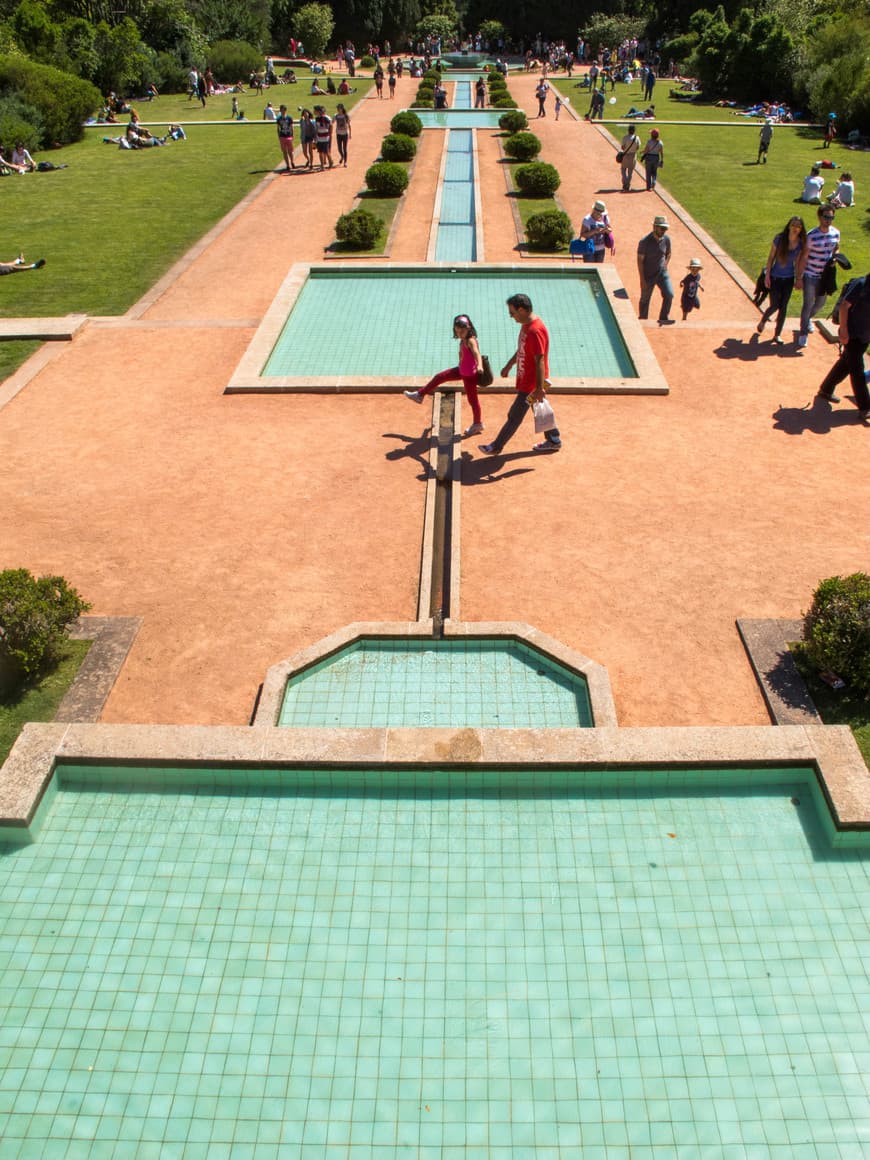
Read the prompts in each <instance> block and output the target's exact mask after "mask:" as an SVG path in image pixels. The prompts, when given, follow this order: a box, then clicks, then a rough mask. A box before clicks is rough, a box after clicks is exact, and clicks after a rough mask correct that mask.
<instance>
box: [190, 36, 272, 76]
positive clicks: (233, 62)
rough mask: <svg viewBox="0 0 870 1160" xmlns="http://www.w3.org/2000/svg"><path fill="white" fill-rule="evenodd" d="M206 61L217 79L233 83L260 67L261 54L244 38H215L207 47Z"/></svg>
mask: <svg viewBox="0 0 870 1160" xmlns="http://www.w3.org/2000/svg"><path fill="white" fill-rule="evenodd" d="M208 63H209V67H210V69H211V71H212V72H213V73H214V75H215V77H216V79H217V80H219V81H225V82H227V83H228V84H235V83H236V81H237V80H238V79H239V77H246V76H249V75H250V74H251V73H252V72H259V70H260V69H262V67H263V54H262V53H261V52H260V51H259V49H256V48H254V46H253V45H252V44H248V42H247V41H245V40H216V41H215V42H214V44H212V45H211V46H210V47H209V50H208ZM189 71H190V70H189V69H188V72H189Z"/></svg>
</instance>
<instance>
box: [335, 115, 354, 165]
mask: <svg viewBox="0 0 870 1160" xmlns="http://www.w3.org/2000/svg"><path fill="white" fill-rule="evenodd" d="M333 124H334V125H335V143H336V145H337V146H338V164H339V165H343V166H344V167H345V169H346V168H347V143H348V141H349V140H350V135H351V134H350V116H349V114H348V111H347V109H346V108H345V107H344V105H343V104H342V103H341V102H340V101H339V103H338V105H337V106H336V110H335V117H334V118H333Z"/></svg>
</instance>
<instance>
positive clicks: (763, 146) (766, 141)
mask: <svg viewBox="0 0 870 1160" xmlns="http://www.w3.org/2000/svg"><path fill="white" fill-rule="evenodd" d="M772 140H773V121H771V119H770V117H765V119H764V124H763V125H762V126H761V130H760V132H759V134H758V157H757V158H756V159H755V164H756V165H760V164H761V163H762V162H763V163H764V164H765V165H767V151H768V149H769V148H770V142H771V141H772Z"/></svg>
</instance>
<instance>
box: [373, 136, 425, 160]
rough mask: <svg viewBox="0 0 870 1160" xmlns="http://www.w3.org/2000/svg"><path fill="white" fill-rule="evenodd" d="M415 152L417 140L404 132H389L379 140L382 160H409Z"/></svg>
mask: <svg viewBox="0 0 870 1160" xmlns="http://www.w3.org/2000/svg"><path fill="white" fill-rule="evenodd" d="M416 152H417V142H416V141H415V140H414V138H413V137H408V136H407V135H406V134H405V133H389V134H388V135H387V136H386V137H385V138H384V139H383V141H382V142H381V157H383V159H384V161H410V160H411V159H412V158H413V157H414V155H415V154H416Z"/></svg>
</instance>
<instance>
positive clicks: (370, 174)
mask: <svg viewBox="0 0 870 1160" xmlns="http://www.w3.org/2000/svg"><path fill="white" fill-rule="evenodd" d="M366 186H367V187H368V189H370V190H371V192H372V193H373V194H375V195H376V196H377V197H399V196H400V194H402V193H404V192H405V190H406V189H407V188H408V171H407V169H406V168H405V167H404V165H399V163H398V162H397V161H377V162H376V163H375V164H374V165H370V166H369V168H368V169H367V170H366Z"/></svg>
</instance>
